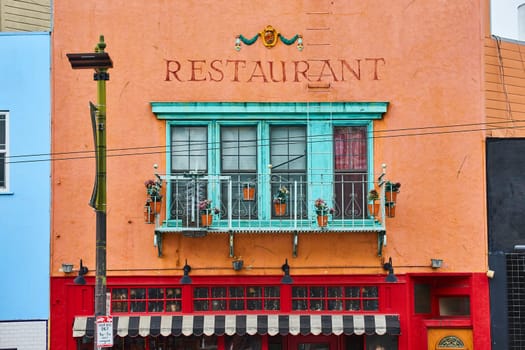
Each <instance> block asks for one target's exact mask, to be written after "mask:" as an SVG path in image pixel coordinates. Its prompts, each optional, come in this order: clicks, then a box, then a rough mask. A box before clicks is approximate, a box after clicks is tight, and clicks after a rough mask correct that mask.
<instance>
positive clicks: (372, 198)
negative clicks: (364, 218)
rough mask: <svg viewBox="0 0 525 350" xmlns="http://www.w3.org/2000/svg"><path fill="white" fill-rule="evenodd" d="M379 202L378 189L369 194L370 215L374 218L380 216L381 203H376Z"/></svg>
mask: <svg viewBox="0 0 525 350" xmlns="http://www.w3.org/2000/svg"><path fill="white" fill-rule="evenodd" d="M378 200H379V193H378V192H377V190H376V189H371V190H370V191H369V192H368V201H369V202H371V203H368V214H369V215H370V216H371V217H372V218H374V217H378V216H379V203H376V201H378Z"/></svg>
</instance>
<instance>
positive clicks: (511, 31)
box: [490, 0, 525, 40]
mask: <svg viewBox="0 0 525 350" xmlns="http://www.w3.org/2000/svg"><path fill="white" fill-rule="evenodd" d="M521 4H525V0H491V1H490V7H491V24H492V26H491V27H492V34H494V35H497V36H501V37H503V38H508V39H514V40H525V38H518V6H519V5H521ZM524 20H525V18H524Z"/></svg>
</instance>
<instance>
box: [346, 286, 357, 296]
mask: <svg viewBox="0 0 525 350" xmlns="http://www.w3.org/2000/svg"><path fill="white" fill-rule="evenodd" d="M359 289H360V288H359V287H346V288H345V296H346V297H349V298H359Z"/></svg>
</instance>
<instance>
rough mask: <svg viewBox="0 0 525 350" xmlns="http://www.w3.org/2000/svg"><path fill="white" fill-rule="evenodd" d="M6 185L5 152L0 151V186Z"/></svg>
mask: <svg viewBox="0 0 525 350" xmlns="http://www.w3.org/2000/svg"><path fill="white" fill-rule="evenodd" d="M5 186H6V183H5V153H0V188H2V187H5Z"/></svg>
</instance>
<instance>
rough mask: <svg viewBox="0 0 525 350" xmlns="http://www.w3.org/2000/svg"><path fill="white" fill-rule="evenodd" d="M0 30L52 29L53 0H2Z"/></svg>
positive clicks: (34, 30)
mask: <svg viewBox="0 0 525 350" xmlns="http://www.w3.org/2000/svg"><path fill="white" fill-rule="evenodd" d="M0 31H2V32H48V31H51V0H31V1H23V0H0Z"/></svg>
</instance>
